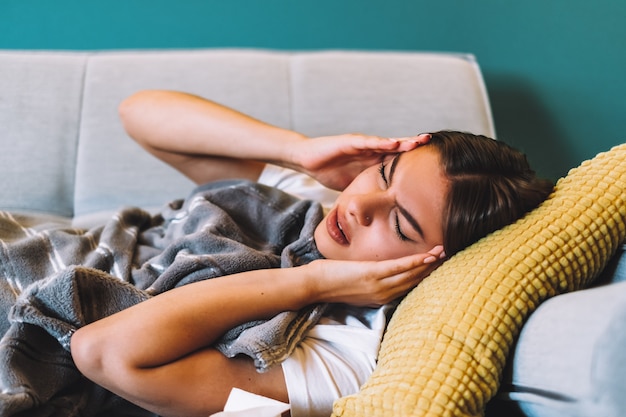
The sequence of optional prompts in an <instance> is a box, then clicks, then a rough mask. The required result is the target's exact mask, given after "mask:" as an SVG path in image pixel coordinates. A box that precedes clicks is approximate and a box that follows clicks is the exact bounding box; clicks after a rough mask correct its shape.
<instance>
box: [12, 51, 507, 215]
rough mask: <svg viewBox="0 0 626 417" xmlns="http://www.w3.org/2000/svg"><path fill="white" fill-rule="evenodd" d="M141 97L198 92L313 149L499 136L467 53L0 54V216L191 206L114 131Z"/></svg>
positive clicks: (178, 182) (173, 181)
mask: <svg viewBox="0 0 626 417" xmlns="http://www.w3.org/2000/svg"><path fill="white" fill-rule="evenodd" d="M141 89H173V90H182V91H187V92H191V93H194V94H198V95H201V96H205V97H208V98H211V99H212V100H215V101H218V102H221V103H223V104H226V105H229V106H232V107H234V108H236V109H238V110H241V111H243V112H245V113H248V114H251V115H252V116H254V117H257V118H259V119H261V120H264V121H267V122H270V123H273V124H276V125H278V126H283V127H288V128H292V129H295V130H298V131H300V132H302V133H305V134H307V135H311V136H318V135H328V134H336V133H345V132H363V133H371V134H378V135H386V136H403V135H412V134H416V133H418V132H425V131H433V130H439V129H456V130H465V131H471V132H474V133H481V134H486V135H489V136H494V135H495V133H494V128H493V121H492V117H491V112H490V108H489V102H488V99H487V95H486V91H485V86H484V83H483V79H482V76H481V72H480V69H479V67H478V65H477V63H476V62H475V60H474V58H473V56H472V55H469V54H445V53H419V52H356V51H319V52H284V51H283V52H279V51H268V50H231V49H209V50H158V51H120V52H60V51H56V52H55V51H47V52H42V51H39V52H36V51H0V146H1V150H0V190H1V192H0V209H2V210H13V211H27V212H32V211H34V212H40V213H51V214H54V215H59V216H65V217H70V218H71V217H75V216H89V215H92V214H94V213H100V212H110V211H114V210H117V209H118V208H120V207H121V206H129V205H135V206H140V207H146V208H155V207H160V206H162V205H163V204H164V203H166V202H167V201H169V200H171V199H173V198H180V197H184V196H185V195H186V194H187V193H188V192H189V191H190V190H191V188H192V187H193V184H191V182H190V181H188V180H187V179H186V178H184V177H183V176H181V175H180V174H178V173H177V172H175V171H174V170H172V169H171V168H170V167H168V166H166V165H165V164H163V163H161V162H160V161H158V160H156V159H155V158H153V157H152V156H150V155H148V154H147V153H146V152H144V151H143V150H142V149H141V148H140V147H139V146H138V145H136V144H135V143H134V142H133V141H132V140H130V139H129V138H128V137H127V135H126V134H125V132H124V130H123V129H122V126H121V123H120V121H119V119H118V114H117V107H118V104H119V103H120V101H121V100H122V99H123V98H125V97H127V96H129V95H130V94H132V93H133V92H135V91H138V90H141ZM250 146H254V143H251V144H250Z"/></svg>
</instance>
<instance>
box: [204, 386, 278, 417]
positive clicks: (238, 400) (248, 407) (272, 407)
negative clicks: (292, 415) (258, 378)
mask: <svg viewBox="0 0 626 417" xmlns="http://www.w3.org/2000/svg"><path fill="white" fill-rule="evenodd" d="M287 410H289V404H285V403H283V402H280V401H276V400H273V399H271V398H267V397H263V396H262V395H257V394H253V393H251V392H247V391H244V390H242V389H239V388H233V389H232V390H231V391H230V395H229V396H228V400H227V401H226V406H225V407H224V411H221V412H219V413H215V414H212V415H211V416H210V417H280V416H281V415H282V413H284V412H285V411H287Z"/></svg>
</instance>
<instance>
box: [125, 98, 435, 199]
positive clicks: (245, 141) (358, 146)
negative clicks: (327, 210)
mask: <svg viewBox="0 0 626 417" xmlns="http://www.w3.org/2000/svg"><path fill="white" fill-rule="evenodd" d="M120 116H121V119H122V122H123V124H124V127H125V129H126V131H127V132H128V134H129V135H130V136H131V137H132V138H133V139H135V140H136V141H137V142H138V143H139V144H140V145H141V146H143V147H144V148H145V149H146V150H148V151H149V152H150V153H152V154H153V155H155V156H156V157H158V158H160V159H162V160H163V161H165V162H167V163H168V164H170V165H172V166H173V167H175V168H176V169H178V170H179V171H181V172H182V173H183V174H185V175H187V176H188V177H189V178H191V179H192V180H193V181H195V182H196V183H203V182H208V181H211V180H216V179H223V178H235V177H240V178H247V179H252V180H256V179H258V176H259V175H260V173H261V171H262V170H263V167H264V166H265V164H266V163H273V164H276V165H279V166H283V167H286V168H292V169H295V170H297V171H300V172H303V173H306V174H309V175H311V176H313V177H314V178H316V179H317V180H318V181H320V182H322V183H323V184H325V185H327V186H329V187H331V188H335V189H339V190H341V189H343V188H344V187H345V186H347V185H348V184H349V183H350V182H351V181H352V179H353V178H354V177H355V176H356V175H357V174H358V173H360V172H361V171H362V170H363V169H365V168H367V167H369V166H371V165H373V164H375V163H377V162H378V161H379V160H380V158H381V155H384V154H388V153H395V152H403V151H407V150H410V149H413V148H415V147H416V146H418V145H419V144H420V143H425V142H427V141H428V135H421V136H415V137H409V138H399V139H396V140H389V139H388V138H381V137H377V136H369V135H361V134H347V135H338V136H330V137H325V138H317V139H316V140H315V141H310V140H307V139H308V138H307V137H306V136H305V135H302V134H300V133H298V132H294V131H292V130H289V129H283V128H280V127H277V126H273V125H270V124H267V123H265V122H262V121H260V120H257V119H255V118H252V117H250V116H248V115H245V114H243V113H240V112H238V111H236V110H234V109H231V108H228V107H225V106H223V105H220V104H218V103H215V102H212V101H210V100H207V99H204V98H201V97H198V96H194V95H191V94H186V93H181V92H174V91H157V90H155V91H142V92H139V93H136V94H134V95H133V96H131V97H129V98H128V99H126V100H124V102H122V104H121V105H120Z"/></svg>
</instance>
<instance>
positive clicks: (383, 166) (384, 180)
mask: <svg viewBox="0 0 626 417" xmlns="http://www.w3.org/2000/svg"><path fill="white" fill-rule="evenodd" d="M385 167H386V165H385V161H383V162H381V163H380V167H379V168H378V173H379V174H380V177H381V178H382V179H383V182H384V183H385V185H386V186H389V181H388V180H387V174H385Z"/></svg>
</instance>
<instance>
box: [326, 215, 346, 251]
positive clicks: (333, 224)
mask: <svg viewBox="0 0 626 417" xmlns="http://www.w3.org/2000/svg"><path fill="white" fill-rule="evenodd" d="M326 230H327V231H328V234H329V235H330V237H331V238H332V239H333V240H334V241H335V242H337V243H339V244H340V245H344V246H345V245H348V244H350V241H349V240H348V237H347V236H346V234H345V232H344V230H343V229H342V228H341V224H340V221H339V216H338V213H337V209H336V208H335V209H334V210H332V211H331V212H330V213H329V214H328V216H327V217H326Z"/></svg>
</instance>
